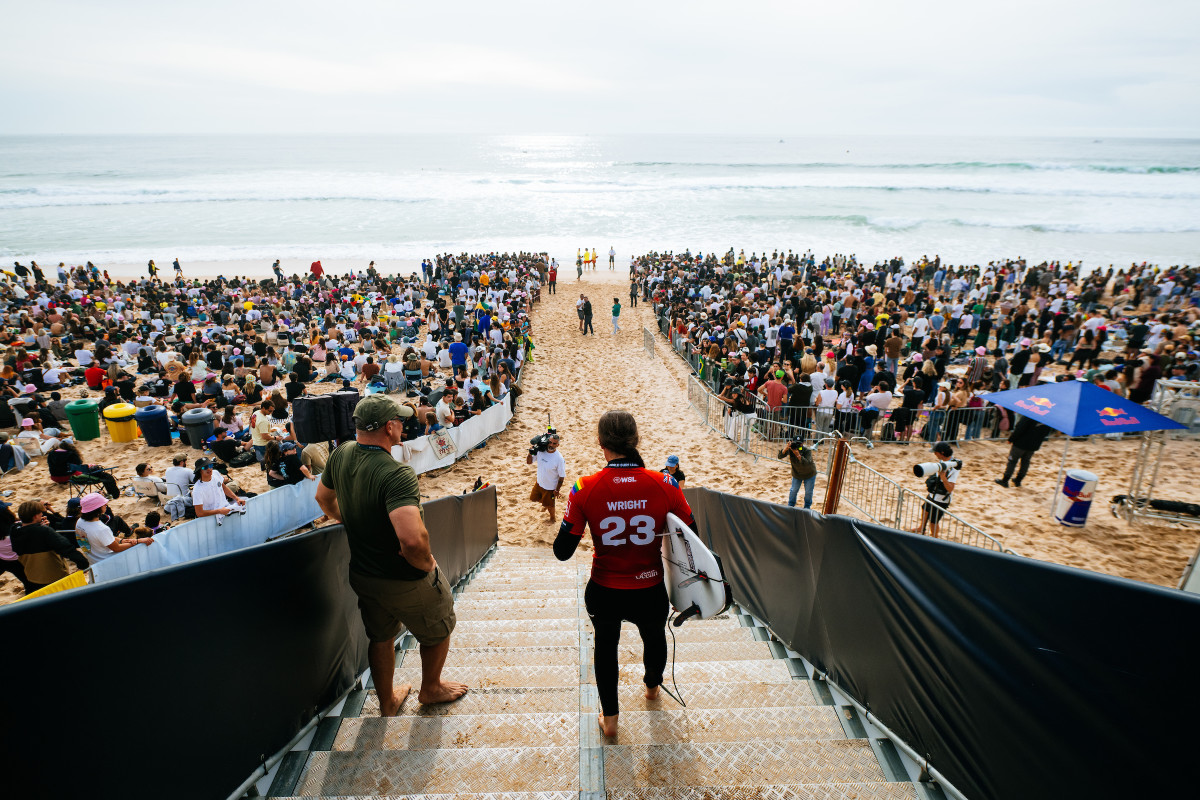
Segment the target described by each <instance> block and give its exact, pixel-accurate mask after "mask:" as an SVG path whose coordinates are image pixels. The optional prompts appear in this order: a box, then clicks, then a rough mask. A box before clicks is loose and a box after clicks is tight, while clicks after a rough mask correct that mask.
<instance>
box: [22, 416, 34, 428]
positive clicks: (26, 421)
mask: <svg viewBox="0 0 1200 800" xmlns="http://www.w3.org/2000/svg"><path fill="white" fill-rule="evenodd" d="M21 427H22V428H32V427H33V420H31V419H30V418H29V417H26V418H25V419H23V420H21Z"/></svg>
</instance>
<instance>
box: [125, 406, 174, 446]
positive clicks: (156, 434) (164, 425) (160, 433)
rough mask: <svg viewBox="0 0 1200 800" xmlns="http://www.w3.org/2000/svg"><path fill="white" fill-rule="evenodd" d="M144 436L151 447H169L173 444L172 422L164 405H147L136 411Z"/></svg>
mask: <svg viewBox="0 0 1200 800" xmlns="http://www.w3.org/2000/svg"><path fill="white" fill-rule="evenodd" d="M133 418H134V419H135V420H137V424H138V427H139V428H141V429H142V436H143V437H144V438H145V439H146V444H147V445H148V446H150V447H169V446H170V445H171V423H170V421H169V419H168V416H167V410H166V409H165V408H163V407H162V406H146V407H144V408H139V409H138V410H137V411H136V412H134V415H133Z"/></svg>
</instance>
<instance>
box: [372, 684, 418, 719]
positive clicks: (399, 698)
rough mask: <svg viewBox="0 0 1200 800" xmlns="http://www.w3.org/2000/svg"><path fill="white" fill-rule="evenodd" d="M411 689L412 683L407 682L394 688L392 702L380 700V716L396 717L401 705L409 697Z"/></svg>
mask: <svg viewBox="0 0 1200 800" xmlns="http://www.w3.org/2000/svg"><path fill="white" fill-rule="evenodd" d="M411 691H412V684H411V683H406V684H404V685H403V686H397V687H395V688H394V689H392V701H391V702H390V703H385V702H384V701H383V700H382V699H381V700H380V701H379V716H381V717H394V716H396V715H397V714H399V713H400V709H401V707H403V706H404V701H405V700H406V699H407V698H408V694H409V692H411Z"/></svg>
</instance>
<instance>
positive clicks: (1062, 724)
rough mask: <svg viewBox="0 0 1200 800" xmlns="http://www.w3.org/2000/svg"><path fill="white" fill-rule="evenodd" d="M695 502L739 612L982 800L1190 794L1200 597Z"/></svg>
mask: <svg viewBox="0 0 1200 800" xmlns="http://www.w3.org/2000/svg"><path fill="white" fill-rule="evenodd" d="M686 495H687V497H688V501H689V502H690V503H691V505H692V510H693V512H694V513H695V516H696V521H697V525H698V526H699V528H700V533H701V535H702V536H704V537H705V538H707V540H708V541H709V542H710V544H711V546H712V548H713V550H714V551H715V552H717V553H719V554H720V555H721V557H722V559H723V561H724V565H725V570H726V575H727V578H728V580H729V581H730V583H731V584H732V586H733V594H734V597H735V598H736V599H737V601H738V602H739V603H740V604H742V605H743V606H744V607H745V608H746V609H747V610H749V611H750V612H751V613H753V614H754V615H755V616H757V617H758V618H759V619H761V620H763V621H764V622H765V623H767V624H768V625H769V626H770V628H771V630H772V631H773V632H774V633H775V635H776V636H778V637H779V638H780V639H781V640H782V641H783V642H785V643H786V644H787V645H788V646H789V647H790V648H792V649H793V650H795V651H797V652H799V653H800V654H801V655H803V656H804V657H805V658H806V659H808V660H809V661H810V662H812V663H813V664H814V665H815V666H817V668H818V669H820V670H822V671H825V672H827V673H828V675H829V678H830V680H832V681H833V682H835V683H836V684H837V685H839V686H840V687H842V688H843V689H845V690H846V691H848V692H849V693H850V694H851V695H853V696H854V697H855V698H856V699H857V700H858V701H859V702H860V703H862V704H863V705H864V706H866V707H867V708H868V709H869V710H870V712H871V714H872V715H873V716H876V717H878V718H879V719H880V720H881V721H882V722H883V724H884V725H886V726H888V727H889V728H890V729H891V730H892V731H894V732H895V733H896V734H898V735H899V736H900V738H902V739H903V740H904V741H905V742H907V743H908V744H909V745H910V746H911V747H913V749H914V750H916V751H917V752H918V753H921V754H927V755H928V759H929V762H930V763H931V765H932V766H933V767H934V768H936V769H938V770H939V771H941V772H942V774H944V775H945V776H946V777H947V778H948V779H949V780H950V781H951V782H952V783H953V784H954V785H955V786H956V787H957V788H958V789H959V790H960V791H962V792H963V793H965V794H966V795H967V797H969V798H972V800H988V799H995V800H999V799H1000V798H1005V799H1006V800H1007V799H1008V798H1023V799H1026V800H1028V799H1030V798H1047V800H1049V799H1050V798H1054V800H1061V798H1064V797H1089V798H1100V797H1123V798H1124V797H1146V796H1163V797H1182V796H1191V795H1194V793H1195V778H1194V776H1193V775H1192V774H1191V766H1190V765H1191V763H1192V760H1193V759H1194V753H1193V751H1194V749H1195V748H1194V740H1193V739H1192V737H1191V735H1190V734H1191V732H1192V729H1193V728H1194V727H1195V724H1196V721H1197V712H1198V711H1200V693H1197V691H1196V684H1195V674H1196V673H1195V670H1196V657H1197V655H1200V646H1198V642H1200V638H1198V635H1197V631H1200V597H1196V596H1193V595H1189V594H1185V593H1183V592H1178V591H1174V590H1171V589H1162V588H1159V587H1156V586H1151V585H1148V584H1142V583H1137V582H1135V581H1128V580H1123V579H1120V578H1113V577H1109V576H1105V575H1100V574H1097V573H1092V572H1085V571H1083V570H1078V569H1072V568H1068V567H1062V566H1058V565H1055V564H1048V563H1045V562H1040V561H1034V560H1032V559H1026V558H1019V557H1016V556H1008V555H1003V554H1000V553H994V552H990V551H985V550H980V549H978V548H974V547H967V546H963V545H958V544H954V543H951V542H943V541H939V540H937V539H932V538H928V537H924V536H916V535H912V534H906V533H901V532H899V531H894V530H891V529H888V528H884V527H881V526H878V525H873V524H869V523H864V522H860V521H858V520H854V519H849V518H847V517H841V516H831V517H824V516H822V515H820V514H816V513H812V512H805V511H802V510H798V509H790V508H787V507H785V506H780V505H775V504H772V503H765V502H760V501H755V500H747V499H744V498H740V497H736V496H731V495H724V494H720V493H717V492H712V491H708V490H706V489H688V490H687V491H686Z"/></svg>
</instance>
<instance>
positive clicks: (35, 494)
mask: <svg viewBox="0 0 1200 800" xmlns="http://www.w3.org/2000/svg"><path fill="white" fill-rule="evenodd" d="M415 263H416V264H417V265H419V262H415ZM166 266H167V268H168V269H169V267H170V264H169V262H168V264H167V265H166ZM246 266H247V268H248V265H246ZM384 269H385V270H386V269H387V266H386V265H385V266H384ZM266 270H267V272H268V273H269V265H267V266H266ZM231 272H233V270H227V271H224V273H223V274H230V273H231ZM566 272H567V270H563V273H564V277H566V280H565V281H560V282H559V287H558V294H556V295H551V294H548V292H547V291H546V290H545V289H543V294H542V302H541V304H540V305H539V306H538V307H536V310H535V325H534V339H535V341H536V343H537V349H536V350H535V352H534V359H533V361H532V362H531V363H529V364H527V365H526V367H525V372H524V375H523V378H522V384H523V388H524V390H525V394H524V396H523V397H522V398H521V400H520V402H519V405H518V409H517V413H516V416H515V417H514V419H513V421H512V423H511V424H510V426H509V429H508V430H507V431H505V432H504V433H502V434H500V435H499V436H497V437H496V438H494V439H493V440H491V441H490V442H489V443H488V444H487V446H486V447H485V448H483V449H481V450H477V451H473V452H472V453H471V454H470V455H469V456H467V457H466V458H464V459H463V460H461V461H459V462H458V463H457V464H456V465H455V466H454V467H452V468H449V469H447V470H444V471H442V472H440V473H431V474H426V475H423V476H421V491H422V493H423V494H424V495H427V496H428V497H429V498H436V497H441V496H445V495H452V494H460V493H462V492H463V491H464V490H469V489H470V488H471V486H472V485H473V484H474V482H475V480H476V478H482V479H483V480H484V481H488V482H491V483H494V484H497V485H498V486H499V512H500V538H501V541H502V542H503V543H504V544H509V545H521V546H529V547H548V546H549V544H550V542H552V541H553V538H554V536H555V534H556V532H557V525H551V524H549V523H547V521H546V517H545V515H544V513H541V512H540V507H539V506H536V505H534V504H533V503H530V502H529V501H528V496H529V487H530V485H531V484H532V481H533V479H534V468H533V467H531V466H528V465H526V463H525V455H526V449H527V448H528V446H529V439H530V438H531V437H533V436H535V435H537V434H539V433H541V432H542V431H544V430H545V427H546V423H547V415H548V414H549V417H550V420H551V421H552V423H553V424H554V426H555V427H556V428H557V429H558V431H559V433H560V434H561V435H562V437H563V444H562V452H563V454H564V456H565V458H566V461H567V469H568V477H567V485H569V484H570V483H571V482H573V481H574V480H575V478H576V477H578V476H580V475H586V474H590V473H591V472H594V471H596V470H598V469H600V468H601V467H602V466H603V459H602V455H601V451H600V449H599V447H598V446H597V444H596V438H595V426H596V420H597V419H598V418H599V416H600V414H601V413H603V412H604V411H606V410H608V409H612V408H625V409H628V410H630V411H631V412H633V414H634V415H635V417H636V418H637V420H638V424H639V428H640V432H641V437H642V444H641V447H640V450H641V453H642V455H643V457H644V458H645V459H646V462H647V466H649V467H652V468H655V469H657V468H659V467H662V466H663V463H664V462H665V460H666V457H667V456H668V455H671V454H675V455H678V456H679V457H680V459H681V467H682V468H683V470H684V471H685V472H686V474H687V485H688V486H704V487H708V488H711V489H715V490H719V491H724V492H731V493H735V494H739V495H743V496H747V497H754V498H758V499H762V500H769V501H772V502H785V501H786V498H787V491H788V486H789V484H790V473H789V471H788V467H787V464H786V463H785V462H778V461H774V460H769V459H760V460H758V461H757V462H756V461H755V460H754V459H753V458H752V457H751V456H749V455H747V454H745V453H740V452H738V451H737V449H736V448H735V446H734V445H733V443H732V442H730V441H728V440H726V439H724V438H722V437H721V436H720V435H719V434H717V433H714V432H712V431H710V430H709V429H708V428H707V427H706V426H705V425H704V424H703V422H702V421H701V420H700V419H699V417H698V416H697V415H696V413H695V412H693V411H692V410H691V409H690V408H689V406H688V402H687V391H686V387H687V375H688V368H687V366H686V364H685V363H684V361H683V360H682V359H680V358H678V357H677V356H676V355H674V354H673V352H672V351H671V349H670V348H669V346H668V345H667V343H666V340H665V339H664V338H663V337H662V336H661V335H658V334H657V327H656V326H655V324H654V320H653V313H652V310H651V307H650V306H649V304H643V305H639V306H638V307H637V308H630V307H629V306H628V281H627V277H626V272H625V270H623V269H617V270H615V271H611V272H610V271H608V270H607V269H604V268H602V269H600V270H598V271H595V272H588V273H586V274H585V275H584V279H583V280H582V281H579V282H577V281H575V279H574V273H573V271H572V272H571V274H570V275H566V274H565V273H566ZM214 274H215V273H214ZM581 292H582V293H586V294H587V295H588V296H589V297H590V299H591V300H592V303H593V305H594V306H595V307H596V309H597V310H598V311H599V312H600V313H599V314H598V315H597V318H596V325H595V327H596V334H595V335H589V336H584V335H582V334H580V333H579V331H578V329H577V326H578V322H577V317H576V313H575V300H576V299H577V298H578V296H579V294H580V293H581ZM613 297H619V298H621V300H622V308H623V310H622V313H621V317H620V319H621V331H620V333H619V334H618V335H616V336H613V335H612V326H611V323H610V319H609V316H608V314H607V311H606V309H607V308H608V307H609V306H610V305H611V302H612V299H613ZM643 326H646V327H648V328H650V329H651V330H653V331H655V332H656V336H657V342H656V351H655V352H656V354H655V355H654V356H650V355H648V354H647V353H646V351H645V350H644V348H643V339H642V328H643ZM332 387H333V384H312V385H310V388H309V390H310V392H313V391H316V392H319V391H329V390H331V389H332ZM243 410H244V409H243ZM1061 448H1062V443H1061V440H1057V441H1056V440H1052V441H1050V442H1048V443H1047V444H1046V445H1045V447H1043V449H1042V450H1041V451H1040V452H1039V453H1038V454H1037V455H1036V456H1035V457H1034V459H1033V465H1032V468H1031V470H1030V473H1029V476H1028V478H1027V479H1026V482H1025V485H1024V486H1023V487H1022V488H1012V489H1004V488H1002V487H1000V486H997V485H996V484H994V483H993V482H992V481H993V478H995V477H998V476H999V475H1000V474H1001V473H1002V471H1003V465H1004V461H1005V459H1006V457H1007V453H1008V445H1007V443H1006V442H976V443H968V444H966V445H964V446H963V447H961V448H959V450H958V452H957V455H958V456H959V457H961V458H962V459H963V460H964V462H965V465H964V468H963V471H962V478H961V480H960V484H959V489H958V490H957V491H956V492H955V494H954V503H953V505H952V508H951V510H952V511H954V512H955V513H956V514H958V515H959V516H961V517H963V518H964V519H966V520H967V521H969V522H971V523H972V524H974V525H976V526H978V527H979V528H981V529H982V530H984V531H985V532H987V533H989V534H991V535H993V536H997V537H1000V538H1002V539H1003V541H1004V543H1005V544H1006V546H1007V547H1009V548H1011V549H1012V550H1014V551H1016V552H1017V553H1019V554H1020V555H1022V556H1027V557H1030V558H1038V559H1044V560H1047V561H1053V562H1056V563H1059V564H1065V565H1068V566H1073V567H1080V568H1083V569H1090V570H1095V571H1098V572H1103V573H1106V574H1110V575H1116V576H1120V577H1124V578H1131V579H1134V580H1139V581H1146V582H1149V583H1154V584H1158V585H1161V586H1169V587H1174V586H1175V585H1176V584H1177V582H1178V581H1179V578H1180V575H1181V573H1182V570H1183V569H1184V567H1185V565H1186V564H1187V561H1188V558H1189V557H1190V556H1191V555H1192V554H1193V553H1194V552H1195V550H1196V546H1197V542H1200V530H1198V529H1196V528H1194V527H1193V528H1183V527H1179V526H1171V525H1153V526H1150V525H1145V524H1139V525H1137V526H1131V525H1129V524H1128V523H1126V522H1125V521H1124V520H1121V519H1116V518H1114V517H1113V516H1112V515H1111V514H1110V513H1109V511H1108V503H1107V501H1108V499H1109V497H1111V496H1112V495H1114V494H1119V493H1123V492H1125V491H1126V490H1127V487H1128V482H1129V475H1130V470H1131V468H1132V463H1133V458H1134V454H1135V453H1136V449H1137V441H1136V439H1129V440H1126V441H1112V440H1105V439H1097V440H1094V441H1089V442H1072V444H1071V450H1070V457H1069V459H1068V461H1067V466H1068V468H1071V467H1077V468H1086V469H1088V470H1091V471H1093V472H1095V473H1096V474H1097V475H1098V476H1099V478H1100V484H1099V487H1098V491H1097V495H1096V496H1097V501H1096V503H1095V504H1094V505H1093V507H1092V511H1091V516H1090V519H1089V521H1088V524H1087V526H1086V527H1084V528H1066V527H1063V526H1061V525H1059V524H1058V523H1056V522H1054V520H1053V519H1052V517H1051V515H1050V512H1049V510H1048V507H1049V503H1050V498H1051V496H1052V494H1053V493H1054V490H1055V486H1054V478H1055V475H1056V473H1057V470H1058V465H1059V459H1060V457H1061ZM80 449H81V450H82V453H83V455H84V456H85V457H86V458H87V459H88V460H90V461H92V462H94V463H101V464H104V465H106V466H116V467H117V476H118V479H119V481H120V483H121V484H122V485H124V484H125V483H127V482H128V479H129V477H131V476H132V474H133V467H134V465H135V464H137V463H139V462H141V461H145V462H147V463H150V464H152V465H153V466H154V468H155V474H157V475H160V476H161V475H162V473H163V471H164V470H165V469H166V467H168V466H170V463H171V458H172V456H173V455H174V454H175V453H176V452H179V451H180V450H181V449H182V446H179V445H176V446H172V447H160V448H149V447H147V446H146V445H145V443H144V442H142V441H141V440H139V441H137V442H134V443H131V444H114V443H112V442H111V441H110V440H109V439H108V437H107V434H104V435H102V438H101V439H98V440H95V441H91V442H82V443H80ZM189 453H191V454H192V455H193V457H194V456H195V455H198V451H194V450H189ZM927 454H928V453H927V450H925V449H923V448H921V447H919V446H918V445H916V444H913V445H912V446H909V447H900V446H893V445H885V446H877V447H875V448H874V449H873V450H868V449H867V448H865V447H863V446H855V447H854V455H855V457H856V458H858V459H859V460H860V461H862V462H863V463H865V464H867V465H869V466H870V467H872V468H874V469H876V470H878V471H880V472H882V473H884V474H885V475H888V476H889V477H891V478H893V479H895V480H897V481H898V482H900V483H901V484H903V485H905V486H908V487H909V488H912V489H913V490H915V491H921V490H922V489H923V486H922V483H921V481H920V480H918V479H915V478H913V477H912V472H911V467H912V464H913V463H915V462H917V461H919V460H928V459H926V458H925V456H926V455H927ZM1165 455H1166V458H1168V459H1169V461H1170V465H1171V469H1164V470H1163V471H1162V472H1161V473H1160V475H1159V483H1158V488H1157V490H1156V496H1160V497H1164V498H1171V499H1179V500H1191V501H1193V502H1195V501H1197V499H1198V498H1200V494H1198V493H1197V490H1196V489H1195V484H1194V481H1193V480H1192V478H1191V476H1192V475H1194V474H1195V472H1196V469H1197V467H1200V442H1196V441H1194V440H1193V441H1188V440H1183V441H1175V442H1172V443H1170V444H1169V445H1168V447H1167V450H1166V454H1165ZM189 463H191V462H189ZM230 474H231V477H233V478H234V479H236V480H237V481H238V482H239V483H240V484H241V485H242V486H243V487H244V488H245V489H248V490H250V491H255V492H262V491H266V488H267V487H266V480H265V477H264V474H263V473H262V472H260V471H259V470H258V469H256V468H253V467H250V468H244V469H240V470H231V471H230ZM0 488H2V489H11V490H13V491H14V492H15V494H14V496H12V497H10V498H9V499H10V500H16V501H19V500H24V499H29V498H41V499H43V500H49V501H51V502H53V503H54V505H55V508H56V509H59V510H61V509H63V508H64V507H65V505H66V502H67V499H68V497H69V493H68V491H67V489H66V488H65V487H60V486H58V485H55V484H52V483H50V482H49V481H48V480H47V478H46V473H45V468H44V466H43V465H42V464H41V463H39V467H38V468H35V469H27V470H25V471H23V472H20V473H12V474H8V475H5V476H3V477H0ZM823 494H824V486H823V479H820V478H819V479H818V482H817V492H816V497H815V502H814V506H819V505H820V502H821V498H822V497H823ZM112 506H113V508H114V509H115V510H116V511H117V513H119V514H121V515H123V516H124V517H125V518H126V520H127V521H129V522H130V523H131V524H133V523H140V522H141V520H142V519H143V517H144V516H145V514H146V513H147V512H148V511H151V510H153V509H154V507H155V506H154V504H153V503H152V502H151V501H149V500H139V499H137V498H131V497H122V498H121V499H119V500H116V501H114V502H113V503H112ZM561 510H562V505H561V503H560V506H559V514H560V516H561ZM852 511H853V509H850V508H849V507H848V506H847V505H846V504H845V503H843V505H842V508H841V509H840V513H851V512H852ZM434 534H435V535H436V532H434ZM585 541H586V540H585ZM17 587H19V584H18V583H17V582H16V580H15V579H13V578H12V577H11V576H9V575H4V576H2V577H0V603H4V602H11V601H12V600H13V599H15V598H16V596H17Z"/></svg>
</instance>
